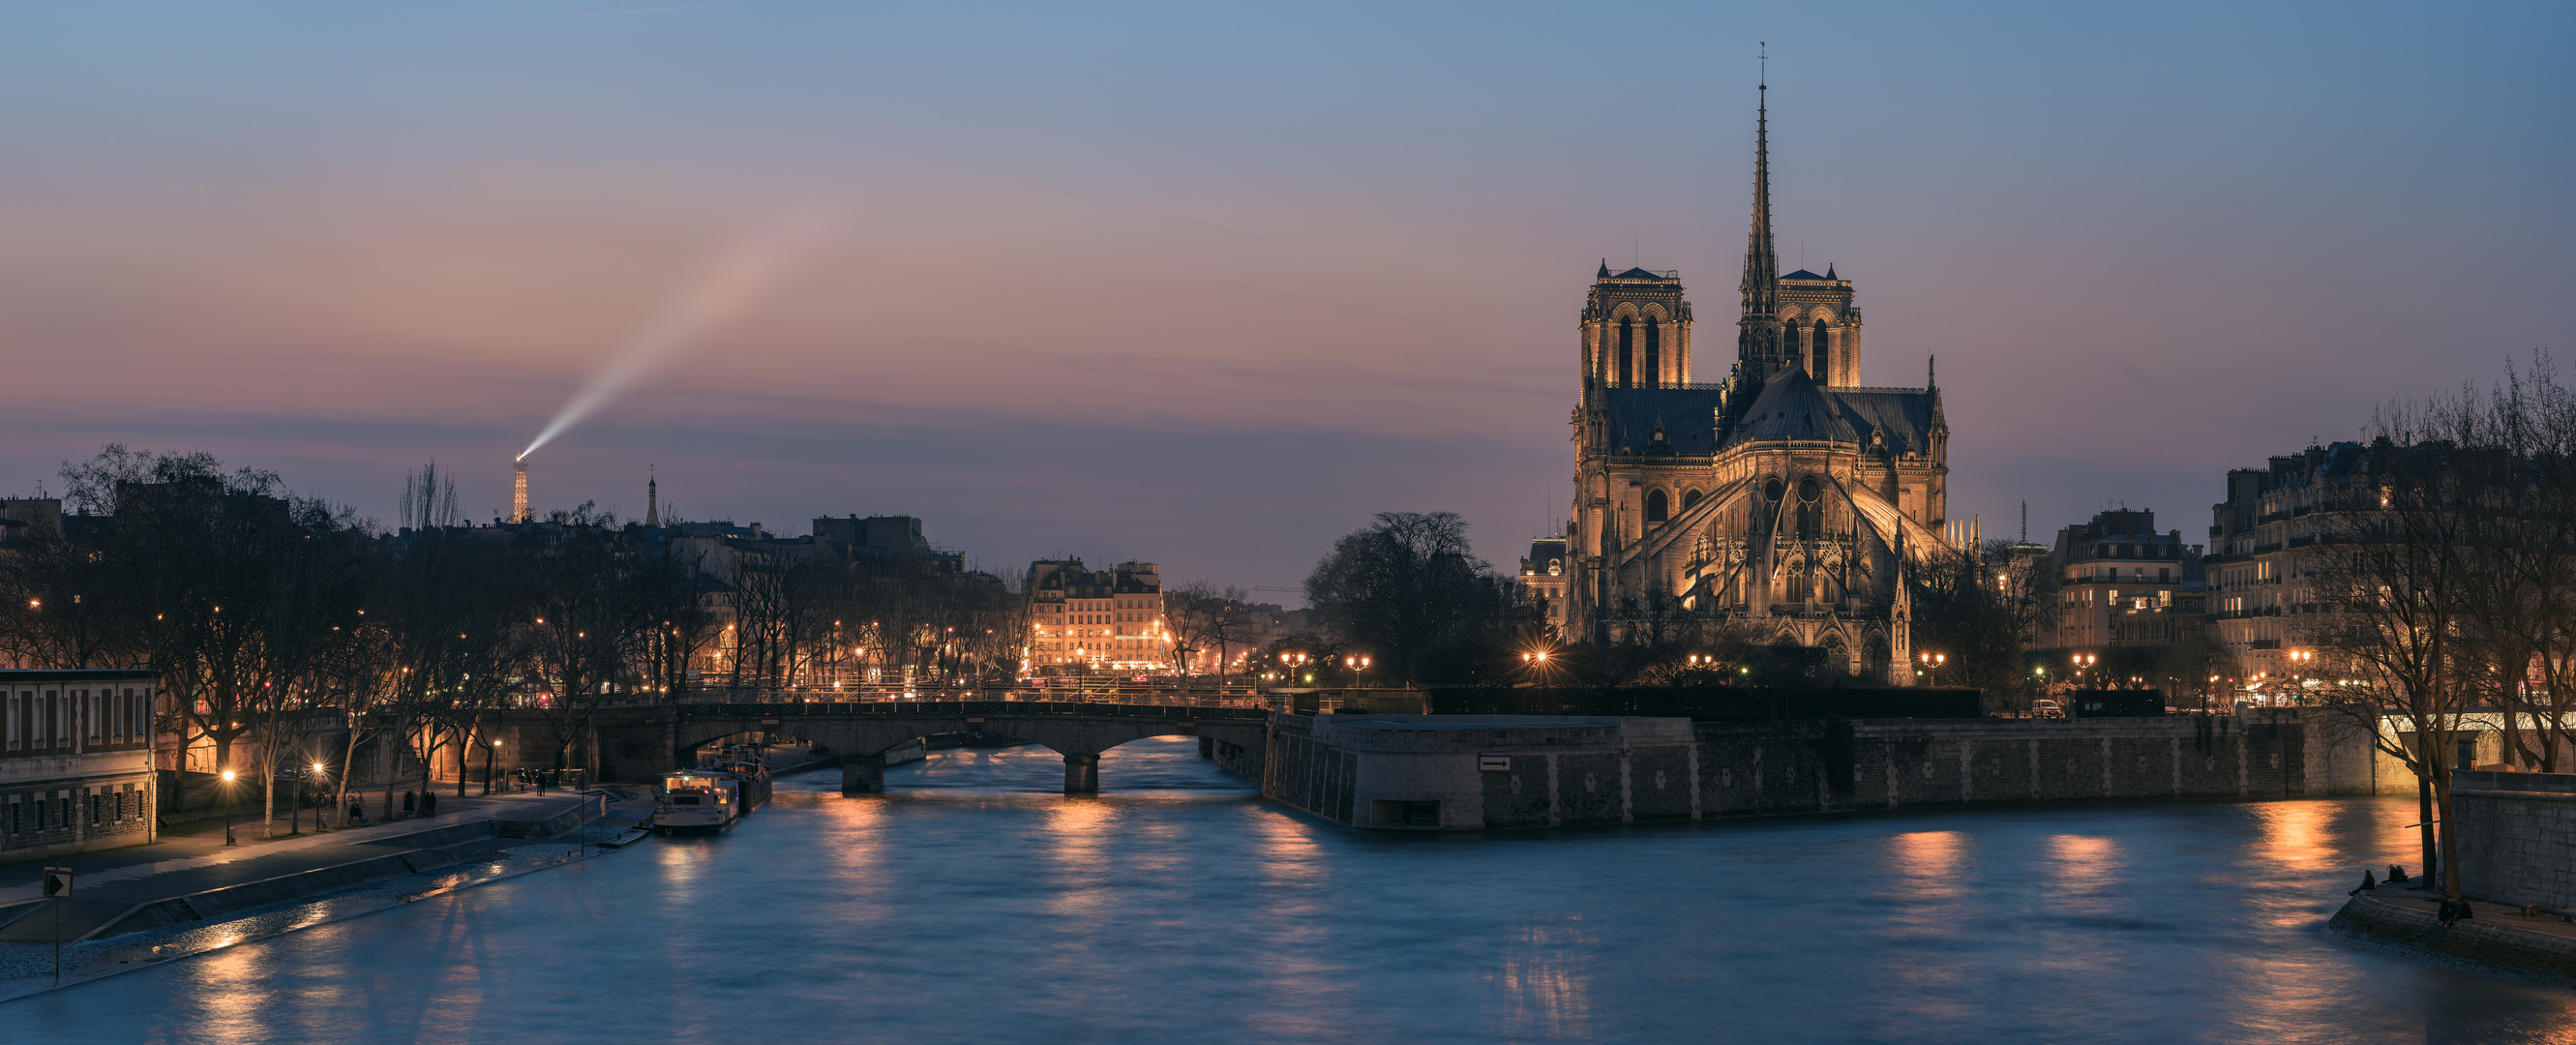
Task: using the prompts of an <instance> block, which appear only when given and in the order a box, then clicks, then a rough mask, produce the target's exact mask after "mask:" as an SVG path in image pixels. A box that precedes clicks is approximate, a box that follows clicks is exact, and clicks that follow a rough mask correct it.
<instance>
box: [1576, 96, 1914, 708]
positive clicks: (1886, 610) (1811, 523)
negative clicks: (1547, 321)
mask: <svg viewBox="0 0 2576 1045" xmlns="http://www.w3.org/2000/svg"><path fill="white" fill-rule="evenodd" d="M1768 121H1769V116H1768V109H1767V107H1766V108H1765V110H1764V112H1763V116H1762V118H1761V121H1760V124H1759V127H1758V129H1757V132H1756V140H1757V154H1756V159H1755V163H1754V212H1753V225H1752V232H1751V234H1750V238H1749V240H1748V243H1747V246H1746V250H1745V262H1744V277H1743V280H1742V282H1741V284H1740V285H1739V287H1738V291H1739V294H1740V295H1741V299H1742V302H1741V308H1740V309H1739V313H1738V317H1737V320H1736V327H1737V330H1736V357H1735V360H1734V362H1733V365H1732V367H1731V368H1730V370H1729V371H1728V373H1727V375H1726V378H1725V380H1723V381H1721V382H1718V383H1715V384H1696V383H1694V382H1693V379H1694V377H1695V374H1694V371H1693V365H1692V354H1691V326H1692V315H1691V306H1690V302H1689V301H1687V300H1685V299H1684V298H1683V296H1682V294H1683V290H1682V284H1681V279H1680V274H1679V273H1676V272H1669V271H1664V272H1657V271H1650V270H1647V269H1643V268H1632V269H1629V270H1627V271H1625V272H1619V273H1612V272H1611V271H1610V268H1609V266H1608V265H1606V264H1604V265H1603V266H1602V267H1601V270H1600V272H1599V274H1598V275H1597V276H1596V278H1595V280H1594V282H1593V285H1592V288H1591V292H1590V294H1589V295H1588V296H1587V297H1586V299H1585V302H1584V308H1583V313H1582V317H1581V321H1580V323H1579V324H1578V326H1579V330H1580V334H1581V346H1580V353H1579V365H1578V371H1579V375H1578V376H1579V378H1580V385H1581V400H1580V402H1579V403H1578V404H1577V405H1576V407H1575V409H1574V413H1573V416H1572V418H1571V421H1572V425H1573V428H1574V442H1575V490H1574V499H1573V505H1572V511H1571V513H1570V515H1569V516H1568V518H1569V519H1571V520H1572V521H1571V523H1570V525H1569V527H1568V531H1567V534H1566V539H1567V542H1568V543H1569V545H1570V547H1569V548H1568V549H1567V553H1566V559H1567V574H1566V580H1565V582H1564V583H1563V584H1562V589H1563V591H1564V596H1563V601H1565V602H1566V603H1567V608H1566V615H1567V616H1568V617H1569V618H1570V622H1569V623H1570V626H1569V627H1568V628H1567V629H1566V631H1567V632H1568V637H1569V638H1574V639H1578V640H1582V641H1593V642H1611V641H1627V640H1631V639H1637V638H1644V639H1646V640H1647V641H1666V640H1670V639H1673V638H1677V637H1679V636H1678V635H1677V634H1676V633H1677V632H1678V631H1683V630H1688V629H1690V628H1693V627H1697V626H1699V623H1700V622H1714V621H1727V622H1731V623H1733V624H1737V625H1741V626H1743V627H1745V628H1748V629H1750V630H1751V631H1753V632H1756V633H1758V634H1757V635H1756V636H1755V637H1757V638H1759V639H1762V640H1765V641H1778V642H1788V643H1792V644H1796V645H1801V646H1807V647H1813V648H1821V649H1825V650H1827V651H1829V652H1828V658H1827V659H1828V660H1829V661H1831V662H1833V663H1835V664H1836V666H1838V667H1840V668H1843V669H1845V670H1847V671H1848V672H1849V673H1851V674H1855V675H1860V676H1863V677H1866V678H1869V679H1871V680H1873V681H1879V682H1887V683H1900V684H1901V683H1904V682H1908V681H1910V680H1911V678H1912V673H1911V672H1909V671H1906V670H1903V666H1904V665H1905V663H1906V661H1907V660H1908V659H1909V658H1910V657H1911V652H1910V645H1911V643H1910V637H1909V632H1908V627H1907V617H1908V608H1907V606H1906V604H1905V596H1904V584H1903V578H1902V570H1903V568H1904V562H1905V560H1906V559H1908V558H1909V557H1917V558H1919V557H1921V556H1923V555H1926V554H1929V553H1931V552H1933V551H1934V550H1935V549H1943V548H1947V547H1948V545H1947V544H1946V543H1945V542H1944V540H1943V538H1942V536H1941V533H1942V527H1943V523H1944V521H1945V519H1944V515H1945V513H1946V512H1947V510H1948V506H1947V500H1948V474H1949V465H1948V457H1949V426H1948V422H1947V421H1946V420H1945V419H1944V417H1943V414H1942V409H1941V396H1940V392H1939V391H1938V389H1937V388H1935V387H1934V385H1933V383H1932V382H1931V380H1930V372H1929V370H1928V369H1927V371H1926V381H1925V385H1924V387H1922V388H1862V387H1859V381H1860V325H1861V324H1860V310H1859V308H1858V307H1857V306H1856V305H1855V304H1854V303H1853V302H1854V297H1853V290H1852V284H1851V281H1849V280H1844V279H1840V278H1837V277H1836V276H1835V275H1834V273H1833V272H1832V271H1831V266H1828V271H1827V273H1826V274H1825V275H1823V276H1818V275H1816V274H1815V273H1812V272H1807V271H1803V270H1802V271H1798V272H1793V273H1790V274H1789V275H1787V276H1782V275H1780V274H1779V260H1778V256H1777V252H1776V251H1775V250H1774V249H1773V245H1772V234H1771V196H1770V192H1771V189H1770V165H1769V163H1770V161H1769V140H1770V139H1769V122H1768Z"/></svg>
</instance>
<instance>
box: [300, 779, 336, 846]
mask: <svg viewBox="0 0 2576 1045" xmlns="http://www.w3.org/2000/svg"><path fill="white" fill-rule="evenodd" d="M311 769H312V770H313V779H315V780H320V781H323V782H324V783H328V782H329V779H328V774H329V773H330V769H329V768H328V767H325V766H324V765H323V764H322V763H320V762H316V763H313V765H312V767H311ZM326 797H327V792H326ZM296 804H297V805H302V804H304V803H303V800H302V799H301V798H298V799H297V800H296ZM333 804H335V805H336V804H337V803H333ZM330 823H331V821H330V818H329V817H327V816H325V815H324V814H323V812H322V808H321V807H320V806H315V807H314V809H313V833H314V834H317V835H318V834H321V833H322V832H324V831H328V830H330V829H331V828H330Z"/></svg>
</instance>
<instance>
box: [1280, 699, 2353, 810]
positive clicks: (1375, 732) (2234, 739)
mask: <svg viewBox="0 0 2576 1045" xmlns="http://www.w3.org/2000/svg"><path fill="white" fill-rule="evenodd" d="M2331 714H2332V713H2331V712H2324V711H2302V710H2284V711H2258V712H2252V713H2248V714H2245V715H2241V716H2188V717H2171V718H2138V719H2074V720H2065V719H2053V720H2051V719H1859V720H1842V719H1823V720H1800V721H1785V722H1766V723H1731V722H1697V723H1694V722H1692V721H1690V720H1688V719H1681V718H1642V717H1614V716H1532V715H1436V716H1432V715H1412V716H1404V715H1358V716H1353V715H1301V714H1293V713H1280V714H1277V715H1274V716H1273V718H1272V722H1271V730H1270V739H1269V744H1268V747H1267V750H1266V751H1264V753H1263V759H1262V765H1261V766H1260V773H1261V776H1260V778H1259V779H1260V780H1261V781H1262V791H1263V793H1264V794H1265V795H1267V796H1269V797H1270V798H1272V799H1275V800H1277V801H1280V802H1285V803H1287V804H1289V805H1292V806H1295V807H1297V808H1299V809H1302V810H1305V811H1307V812H1309V813H1313V814H1315V815H1317V816H1321V817H1324V818H1326V819H1330V820H1333V821H1336V822H1339V823H1343V824H1348V825H1351V826H1354V827H1378V828H1388V829H1406V830H1480V829H1507V828H1529V827H1556V826H1568V825H1581V824H1617V823H1630V822H1637V821H1651V820H1685V819H1708V818H1717V817H1746V816H1776V815H1785V814H1794V813H1817V812H1835V811H1851V810H1867V809H1898V808H1908V807H1919V806H1927V805H1963V804H1978V803H1994V802H2057V801H2098V800H2105V799H2156V798H2235V799H2247V798H2299V797H2308V796H2320V795H2334V794H2369V793H2371V792H2372V790H2373V788H2374V783H2373V778H2374V774H2375V767H2374V766H2373V765H2372V757H2373V756H2372V753H2371V751H2370V748H2369V744H2368V737H2367V734H2366V733H2363V732H2361V731H2359V730H2349V729H2346V730H2338V728H2337V726H2336V723H2335V722H2334V721H2332V720H2331V718H2330V716H2331ZM2344 734H2349V736H2346V735H2344ZM1426 803H1428V804H1426Z"/></svg>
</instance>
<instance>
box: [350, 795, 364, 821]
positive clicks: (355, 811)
mask: <svg viewBox="0 0 2576 1045" xmlns="http://www.w3.org/2000/svg"><path fill="white" fill-rule="evenodd" d="M366 822H367V804H366V803H364V802H360V801H358V800H357V799H354V798H352V799H350V800H349V825H350V826H352V827H354V826H357V825H359V824H363V823H366Z"/></svg>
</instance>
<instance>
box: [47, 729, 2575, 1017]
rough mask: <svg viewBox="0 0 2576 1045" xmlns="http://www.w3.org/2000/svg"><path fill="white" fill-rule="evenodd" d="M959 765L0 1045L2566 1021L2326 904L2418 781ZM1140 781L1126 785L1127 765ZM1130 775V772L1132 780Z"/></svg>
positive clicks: (816, 796)
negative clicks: (1970, 782) (1647, 790)
mask: <svg viewBox="0 0 2576 1045" xmlns="http://www.w3.org/2000/svg"><path fill="white" fill-rule="evenodd" d="M1101 779H1102V784H1103V786H1104V787H1105V788H1107V789H1108V790H1107V791H1105V792H1104V793H1103V794H1102V795H1101V796H1100V797H1098V798H1072V799H1068V798H1067V797H1065V796H1064V795H1062V794H1061V793H1060V792H1061V788H1062V785H1063V764H1062V761H1061V760H1060V759H1059V758H1057V757H1056V756H1054V754H1053V753H1052V752H1047V751H1045V750H1044V749H1034V750H1032V749H1023V748H1013V749H1006V750H1003V751H999V752H987V751H974V752H951V753H942V754H940V755H938V756H935V757H934V759H933V760H932V761H931V762H930V763H928V764H925V765H919V766H907V767H897V768H896V769H895V770H894V771H892V772H890V773H889V774H888V778H887V783H888V785H889V788H890V790H889V793H887V794H885V795H880V796H865V797H855V798H843V797H841V796H840V795H839V794H838V793H837V791H838V783H839V781H838V779H837V777H834V776H832V775H830V774H823V775H818V776H808V777H794V778H788V779H787V780H784V781H781V782H780V785H779V787H780V797H779V798H778V800H777V801H776V803H775V804H774V806H773V807H772V808H770V809H765V810H762V811H760V812H759V813H756V814H754V815H752V816H751V817H748V818H746V819H745V820H744V822H743V823H742V825H741V826H740V827H738V828H736V829H735V830H734V831H733V832H731V833H730V834H727V835H724V836H720V837H715V838H708V839H697V840H655V841H653V842H650V843H647V844H646V845H644V846H642V847H639V848H636V849H632V850H629V851H626V852H622V853H618V854H614V855H611V856H609V857H607V858H604V859H598V860H592V861H588V862H586V863H581V864H575V865H567V866H565V867H562V868H558V869H553V870H548V871H544V872H540V873H537V874H532V875H526V876H522V877H519V878H514V879H510V880H508V881H505V882H501V883H497V884H494V885H487V886H483V887H479V888H475V889H468V890H463V891H460V892H457V893H453V894H449V895H447V896H443V897H439V898H437V899H434V900H429V901H424V902H422V903H418V904H414V905H411V906H408V907H404V908H400V909H398V910H395V911H390V912H387V913H384V914H380V915H374V916H370V917H367V918H362V919H356V920H352V921H346V922H339V923H334V924H332V925H327V926H323V927H321V928H317V929H314V930H311V931H308V932H304V933H298V934H295V935H292V936H286V937H280V938H277V939H273V940H268V941H263V942H258V943H250V944H244V945H242V946H240V947H237V948H234V949H231V950H227V951H222V952H217V953H215V954H213V955H209V956H206V957H202V958H198V959H193V960H190V961H183V962H176V963H172V964H168V965H162V966H155V967H152V968H149V969H145V970H142V971H139V972H136V973H132V974H129V975H127V976H124V977H120V978H117V979H113V980H108V981H104V982H101V983H98V984H91V985H87V986H82V987H76V988H73V989H70V990H66V991H62V992H59V993H56V994H52V995H45V996H41V997H37V998H32V999H28V1000H25V1001H21V1002H16V1003H12V1004H11V1005H10V1006H9V1007H8V1008H7V1010H6V1011H5V1012H0V1018H5V1019H8V1020H10V1021H11V1023H10V1031H11V1035H12V1037H11V1038H10V1040H17V1038H19V1037H25V1038H26V1039H27V1040H36V1041H45V1040H62V1041H73V1040H78V1041H92V1040H95V1041H149V1040H168V1041H190V1042H196V1041H205V1042H232V1041H254V1040H256V1041H276V1042H285V1043H302V1042H340V1041H350V1040H376V1041H413V1040H426V1041H450V1040H453V1041H492V1040H534V1041H565V1040H580V1041H592V1040H598V1041H654V1042H661V1041H673V1042H709V1043H717V1045H736V1043H739V1042H740V1041H742V1040H744V1039H745V1038H764V1039H765V1038H786V1037H795V1038H818V1037H819V1038H823V1039H825V1040H841V1039H858V1040H887V1041H902V1042H905V1043H907V1045H913V1043H925V1045H926V1043H936V1042H946V1041H1057V1040H1063V1041H1100V1042H1143V1043H1153V1042H1182V1041H1210V1040H1223V1041H1252V1042H1319V1041H1367V1042H1381V1041H1397V1042H1402V1043H1404V1045H1434V1043H1445V1042H1490V1041H1496V1040H1503V1041H1568V1040H1590V1041H1696V1040H1707V1039H1712V1038H1716V1039H1740V1040H1762V1041H1855V1040H1864V1041H1865V1040H1876V1041H1976V1042H1986V1041H2002V1042H2024V1041H2028V1042H2053V1041H2067V1040H2093V1039H2100V1040H2106V1041H2159V1042H2161V1041H2285V1042H2328V1041H2378V1040H2387V1039H2390V1038H2398V1037H2403V1038H2405V1039H2408V1040H2414V1039H2422V1040H2427V1041H2455V1040H2457V1041H2502V1042H2541V1041H2555V1040H2564V1039H2565V1038H2566V1037H2567V1036H2568V1035H2569V1033H2570V1028H2572V1027H2576V998H2571V996H2569V995H2568V994H2566V993H2564V992H2555V991H2545V990H2538V989H2530V988H2523V987H2518V986H2514V985H2511V984H2504V983H2498V982H2495V981H2490V980H2480V979H2474V978H2469V977H2463V976H2457V975H2454V974H2450V973H2446V972H2442V971H2440V970H2436V969H2430V968H2427V967H2425V966H2421V965H2416V964H2411V963H2407V962H2401V961H2396V960H2391V959H2386V958H2381V957H2378V956H2375V955H2372V954H2368V953H2364V952H2359V951H2354V950H2351V949H2348V948H2346V947H2344V946H2343V945H2341V944H2338V943H2336V942H2334V941H2332V940H2330V939H2327V938H2325V937H2323V936H2322V935H2321V934H2319V933H2317V932H2316V931H2315V927H2316V925H2317V924H2318V923H2319V922H2321V921H2322V920H2323V918H2324V917H2325V915H2326V913H2328V912H2330V911H2331V910H2332V909H2333V905H2334V903H2335V902H2337V901H2340V900H2341V898H2342V890H2343V889H2346V888H2349V887H2350V883H2349V882H2347V881H2345V880H2344V879H2345V878H2346V876H2347V874H2348V873H2349V874H2350V875H2351V876H2353V877H2357V876H2358V868H2359V867H2362V866H2371V865H2373V864H2374V863H2385V862H2386V860H2387V858H2388V857H2389V855H2390V852H2391V850H2392V848H2394V849H2397V850H2399V851H2402V849H2403V845H2404V843H2405V841H2406V840H2407V838H2408V836H2406V835H2405V834H2404V833H2402V832H2391V831H2389V830H2388V828H2389V827H2390V826H2392V825H2396V824H2403V823H2408V822H2410V821H2409V820H2408V819H2406V818H2405V817H2404V813H2405V812H2407V811H2408V808H2409V807H2411V800H2388V801H2385V802H2383V801H2380V800H2372V799H2362V800H2350V801H2340V800H2339V801H2319V802H2305V803H2281V804H2268V805H2228V804H2219V803H2176V804H2138V805H2119V806H2113V805H2100V806H2082V807H2065V808H2044V809H2026V808H2025V809H2009V810H1960V811H1955V812H1940V813H1927V814H1921V815H1897V816H1863V817H1851V818H1844V819H1810V820H1799V819H1787V820H1775V821H1760V822H1740V823H1723V824H1684V825H1672V826H1665V827H1654V828H1638V829H1633V830H1617V829H1613V830H1586V831H1566V832H1558V833H1552V834H1551V833H1535V832H1532V833H1511V834H1498V835H1494V836H1486V837H1475V836H1465V837H1432V838H1426V837H1421V836H1410V835H1406V836H1389V835H1381V834H1366V833H1358V832H1352V831H1349V830H1347V829H1344V828H1341V827H1338V826H1334V825H1328V824H1322V823H1319V822H1317V821H1315V820H1313V819H1310V818H1307V817H1304V816H1301V815H1298V814H1294V813H1291V812H1288V811H1285V810H1282V809H1281V808H1279V807H1276V806H1272V805H1267V804H1263V803H1260V802H1258V801H1255V800H1252V799H1251V798H1250V797H1249V794H1250V791H1251V788H1250V785H1249V784H1248V782H1245V781H1242V780H1240V779H1239V778H1235V777H1231V776H1228V775H1226V774H1223V773H1221V772H1220V771H1217V770H1216V769H1215V768H1214V767H1213V766H1211V765H1209V764H1208V763H1206V762H1204V761H1202V760H1199V759H1198V758H1197V757H1196V752H1195V750H1194V749H1193V747H1192V745H1189V744H1187V743H1186V742H1183V743H1141V744H1131V745H1127V746H1125V747H1121V748H1118V749H1116V750H1113V751H1112V752H1111V753H1110V754H1109V756H1108V757H1107V758H1106V759H1104V763H1103V766H1102V773H1101ZM1122 788H1123V789H1124V790H1122ZM1149 789H1150V790H1151V791H1152V793H1151V794H1142V793H1139V792H1141V791H1145V790H1149Z"/></svg>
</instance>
